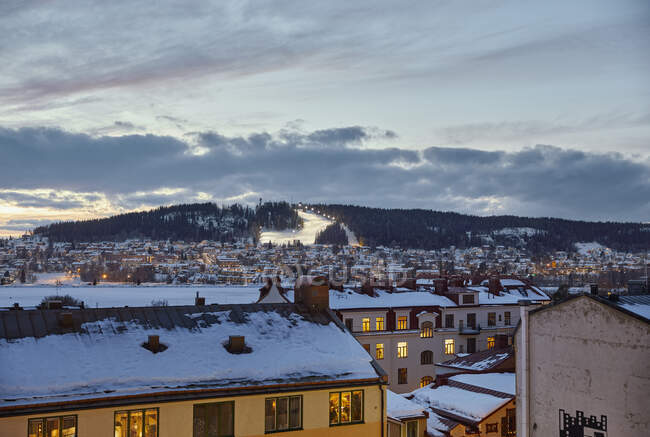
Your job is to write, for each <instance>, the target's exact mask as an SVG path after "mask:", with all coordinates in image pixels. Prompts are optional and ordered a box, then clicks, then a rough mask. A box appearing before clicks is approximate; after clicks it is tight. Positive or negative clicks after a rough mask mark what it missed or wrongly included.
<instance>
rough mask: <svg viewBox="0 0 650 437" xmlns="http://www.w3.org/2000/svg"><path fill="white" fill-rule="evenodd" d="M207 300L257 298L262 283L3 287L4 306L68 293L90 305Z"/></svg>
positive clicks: (231, 301) (1, 302)
mask: <svg viewBox="0 0 650 437" xmlns="http://www.w3.org/2000/svg"><path fill="white" fill-rule="evenodd" d="M197 291H198V292H199V294H200V295H201V296H203V297H205V301H206V303H208V304H210V303H219V304H245V303H252V302H255V301H257V299H258V298H259V295H260V293H259V286H255V287H252V286H251V287H236V286H230V287H215V286H196V285H193V286H180V285H169V286H165V285H151V286H149V285H140V286H133V285H124V286H119V285H97V286H94V287H93V286H80V287H74V286H62V287H58V288H57V287H52V286H37V285H35V286H27V287H25V286H16V287H0V307H9V306H12V305H13V304H14V303H15V302H18V303H19V304H20V305H21V306H23V307H31V306H36V305H38V304H39V303H41V300H42V299H43V297H45V296H52V295H56V294H58V295H61V296H62V295H66V294H69V295H70V296H72V297H74V298H76V299H78V300H82V301H84V302H85V303H86V305H87V306H89V307H95V306H97V307H121V306H125V305H128V306H148V305H151V302H152V301H160V300H165V301H167V303H168V304H169V305H194V297H195V295H196V292H197Z"/></svg>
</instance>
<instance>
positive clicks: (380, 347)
mask: <svg viewBox="0 0 650 437" xmlns="http://www.w3.org/2000/svg"><path fill="white" fill-rule="evenodd" d="M375 357H376V358H377V359H378V360H383V359H384V343H377V346H375Z"/></svg>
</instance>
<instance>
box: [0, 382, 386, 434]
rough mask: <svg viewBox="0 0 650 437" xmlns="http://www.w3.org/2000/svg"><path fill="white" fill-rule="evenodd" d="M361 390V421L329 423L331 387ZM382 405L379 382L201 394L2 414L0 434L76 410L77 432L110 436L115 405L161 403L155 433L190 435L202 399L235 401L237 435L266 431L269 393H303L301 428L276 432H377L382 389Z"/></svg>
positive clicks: (23, 431) (22, 431)
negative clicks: (230, 394)
mask: <svg viewBox="0 0 650 437" xmlns="http://www.w3.org/2000/svg"><path fill="white" fill-rule="evenodd" d="M344 390H363V392H364V423H361V424H351V425H341V426H332V427H330V426H329V393H330V391H344ZM382 393H383V396H384V403H383V405H384V407H385V405H386V399H385V396H386V390H385V388H383V389H382V391H381V392H380V387H379V386H366V387H346V388H344V389H333V390H313V391H304V392H299V391H298V392H290V393H282V394H267V395H251V396H239V397H231V398H217V399H202V400H200V401H184V402H166V403H158V404H139V405H132V406H128V407H118V408H100V409H91V410H77V411H72V410H71V411H66V412H63V413H56V414H39V415H35V416H18V417H9V418H0V436H2V437H14V436H17V437H22V436H26V435H27V421H28V419H30V418H36V417H50V416H63V415H70V414H77V415H78V425H77V426H78V432H77V437H113V435H114V434H113V420H114V413H115V412H116V411H123V410H130V409H138V408H156V407H157V408H159V421H158V423H159V437H178V436H188V437H189V436H192V420H193V406H194V405H195V404H198V403H205V402H225V401H234V402H235V435H236V436H263V435H264V400H265V399H266V398H267V397H273V396H291V395H302V396H303V431H287V432H278V433H274V434H273V435H276V436H278V437H281V436H284V435H287V436H298V435H310V436H340V437H344V436H350V437H351V436H359V435H363V436H366V435H367V436H380V435H381V423H382V415H383V416H384V422H383V423H384V424H385V423H386V418H385V408H384V411H382V409H381V405H382V402H381V395H382Z"/></svg>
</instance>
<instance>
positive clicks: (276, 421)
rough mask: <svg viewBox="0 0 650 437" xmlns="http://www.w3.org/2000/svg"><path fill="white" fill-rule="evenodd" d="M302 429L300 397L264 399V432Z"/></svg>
mask: <svg viewBox="0 0 650 437" xmlns="http://www.w3.org/2000/svg"><path fill="white" fill-rule="evenodd" d="M301 428H302V396H283V397H278V398H266V402H265V408H264V431H265V432H275V431H285V430H290V429H301Z"/></svg>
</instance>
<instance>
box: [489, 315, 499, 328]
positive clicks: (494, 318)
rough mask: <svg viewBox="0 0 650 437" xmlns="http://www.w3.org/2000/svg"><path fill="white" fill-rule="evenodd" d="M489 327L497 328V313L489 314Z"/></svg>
mask: <svg viewBox="0 0 650 437" xmlns="http://www.w3.org/2000/svg"><path fill="white" fill-rule="evenodd" d="M488 326H497V313H488Z"/></svg>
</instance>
